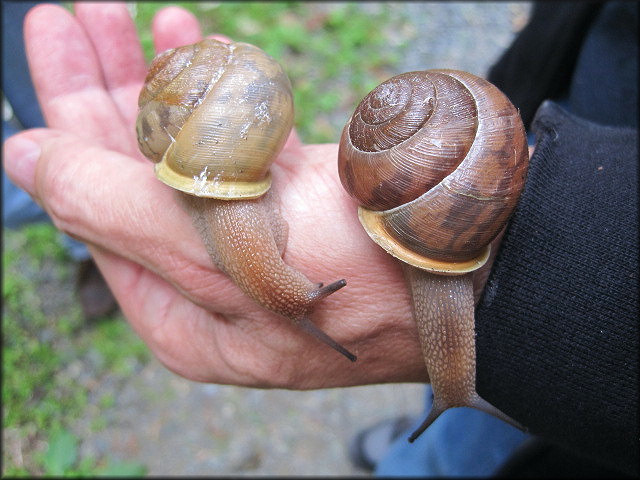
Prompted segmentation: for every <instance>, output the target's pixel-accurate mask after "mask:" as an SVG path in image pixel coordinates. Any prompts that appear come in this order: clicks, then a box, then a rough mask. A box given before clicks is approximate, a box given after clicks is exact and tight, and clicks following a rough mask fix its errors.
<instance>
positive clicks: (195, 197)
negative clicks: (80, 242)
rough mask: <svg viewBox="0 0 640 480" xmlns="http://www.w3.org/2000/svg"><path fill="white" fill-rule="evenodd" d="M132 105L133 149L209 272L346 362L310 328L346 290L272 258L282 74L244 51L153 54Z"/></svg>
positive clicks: (278, 247)
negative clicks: (319, 309)
mask: <svg viewBox="0 0 640 480" xmlns="http://www.w3.org/2000/svg"><path fill="white" fill-rule="evenodd" d="M138 106H139V107H140V112H139V114H138V118H137V122H136V131H137V135H138V143H139V146H140V150H141V151H142V153H143V154H144V155H145V156H146V157H148V158H149V159H151V160H152V161H154V162H156V165H155V173H156V176H157V177H158V178H159V179H160V180H161V181H163V182H164V183H166V184H167V185H169V186H171V187H173V188H174V189H176V190H177V191H178V192H179V193H178V195H179V197H180V201H181V202H182V204H183V205H184V206H185V208H186V209H187V210H188V211H189V213H190V214H191V216H192V218H193V222H194V224H195V226H196V228H197V230H198V231H199V233H200V235H201V236H202V238H203V241H204V243H205V245H206V247H207V251H208V253H209V255H210V257H211V259H212V260H213V262H214V263H215V265H216V266H217V267H218V268H219V269H220V270H222V271H223V272H225V273H226V274H227V275H229V276H230V277H231V278H232V279H233V280H234V282H235V283H236V284H237V285H238V286H239V287H240V288H241V289H242V290H243V291H244V292H245V293H246V294H247V295H249V296H250V297H251V298H253V299H254V300H255V301H256V302H258V303H259V304H260V305H262V306H263V307H265V308H267V309H268V310H270V311H272V312H275V313H277V314H280V315H283V316H285V317H287V318H290V319H291V320H293V321H294V322H295V323H296V324H298V325H300V326H301V327H302V328H303V329H305V330H306V331H307V332H309V333H311V334H312V335H314V336H315V337H317V338H318V339H320V340H321V341H323V342H325V343H326V344H328V345H329V346H331V347H332V348H334V349H336V350H337V351H338V352H340V353H342V354H343V355H345V356H346V357H347V358H349V359H350V360H352V361H355V359H356V357H355V356H354V355H353V354H351V353H350V352H348V351H347V350H346V349H345V348H344V347H342V346H341V345H339V344H338V343H337V342H336V341H334V340H333V339H331V338H330V337H329V336H328V335H327V334H325V333H324V332H323V331H321V330H320V329H318V328H317V327H316V326H315V325H314V324H313V323H312V322H311V320H310V314H311V312H312V311H313V308H314V306H315V305H316V304H317V303H318V302H319V301H320V300H322V299H323V298H325V297H326V296H328V295H330V294H332V293H333V292H335V291H336V290H338V289H340V288H342V287H343V286H344V285H346V282H345V281H344V280H339V281H337V282H334V283H331V284H330V285H326V286H322V284H320V285H318V284H317V283H313V282H311V281H310V280H309V279H307V278H306V277H305V276H304V275H303V274H302V273H300V272H298V271H297V270H295V269H294V268H292V267H291V266H289V265H287V264H286V263H285V262H284V261H283V259H282V253H283V250H284V247H285V244H286V240H287V228H288V226H287V224H286V222H285V220H284V219H283V218H282V217H281V216H280V214H279V210H278V201H277V199H276V198H275V193H274V192H273V190H272V189H270V187H271V175H270V173H269V166H270V165H271V163H272V162H273V161H274V159H275V158H276V156H277V155H278V153H279V152H280V150H281V149H282V147H283V146H284V143H285V141H286V139H287V137H288V135H289V132H290V131H291V128H292V125H293V97H292V93H291V84H290V82H289V79H288V77H287V75H286V73H285V72H284V70H283V69H282V67H281V66H280V65H279V64H278V63H277V62H276V61H275V60H274V59H273V58H271V57H270V56H269V55H267V54H266V53H265V52H264V51H262V50H260V49H259V48H257V47H255V46H253V45H249V44H246V43H230V44H226V43H223V42H219V41H216V40H212V39H206V40H203V41H201V42H199V43H197V44H194V45H188V46H183V47H180V48H176V49H171V50H167V51H165V52H163V53H161V54H160V55H158V56H157V57H156V58H155V59H154V60H153V62H152V64H151V66H150V70H149V73H148V75H147V78H146V80H145V84H144V86H143V88H142V91H141V92H140V97H139V100H138Z"/></svg>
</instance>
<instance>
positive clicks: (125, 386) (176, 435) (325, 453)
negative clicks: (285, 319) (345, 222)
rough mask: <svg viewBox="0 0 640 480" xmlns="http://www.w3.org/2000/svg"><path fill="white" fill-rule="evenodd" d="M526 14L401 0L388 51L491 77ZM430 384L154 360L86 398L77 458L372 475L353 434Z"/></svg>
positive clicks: (189, 471)
mask: <svg viewBox="0 0 640 480" xmlns="http://www.w3.org/2000/svg"><path fill="white" fill-rule="evenodd" d="M317 8H319V9H320V8H333V5H332V4H319V5H318V7H317ZM361 8H363V9H365V10H366V9H375V8H379V5H377V4H375V3H373V4H371V3H365V4H362V5H361ZM528 12H529V4H528V3H515V4H514V3H482V4H475V3H447V4H439V3H396V4H394V7H393V11H392V14H391V18H390V19H389V20H390V25H391V27H390V28H389V37H390V38H389V48H392V49H398V51H401V52H402V61H401V62H402V63H401V65H400V66H398V68H397V72H396V73H402V72H405V71H410V70H418V69H426V68H441V67H447V68H457V69H463V70H467V71H470V72H472V73H476V74H478V75H484V74H485V73H486V71H487V68H488V67H489V66H490V65H491V64H492V63H493V62H494V61H495V60H496V59H497V57H498V56H499V55H500V54H501V52H502V51H503V49H504V48H505V47H506V46H507V45H508V44H509V43H510V41H511V39H512V38H513V36H514V35H515V33H516V32H517V31H518V30H519V29H520V28H521V27H522V26H523V25H524V24H525V23H526V20H527V18H528ZM406 44H409V45H411V47H410V48H404V46H405V45H406ZM350 113H351V112H336V118H340V119H342V120H341V121H344V118H347V117H348V115H350ZM79 368H83V367H79ZM423 388H424V387H423V385H417V384H402V385H375V386H367V387H352V388H345V389H328V390H318V391H310V392H292V391H286V390H257V389H247V388H238V387H230V386H218V385H205V384H198V383H194V382H190V381H187V380H184V379H182V378H180V377H177V376H176V375H174V374H172V373H170V372H169V371H167V370H166V369H165V368H164V367H163V366H161V365H160V364H159V363H158V362H157V361H155V360H152V361H151V362H149V363H148V364H146V365H144V366H143V367H142V369H141V370H140V371H139V372H138V373H137V374H136V375H133V376H131V377H130V378H128V379H126V380H125V381H124V383H122V382H121V381H117V382H111V381H109V379H106V380H104V381H101V382H100V383H99V384H98V385H96V386H95V388H93V392H92V398H95V399H98V398H100V397H101V396H103V395H104V394H105V393H106V392H111V393H112V394H113V396H114V397H115V399H116V400H115V404H114V405H112V406H110V407H108V408H103V407H99V406H98V402H97V401H95V402H90V404H91V405H90V408H88V409H87V411H86V413H85V415H84V416H83V417H82V418H79V419H78V421H77V424H76V425H75V426H74V431H76V433H77V434H78V436H79V438H82V439H83V441H82V447H81V448H82V451H81V454H88V455H89V454H90V455H93V456H94V457H100V456H101V455H104V454H108V455H109V456H110V457H111V458H113V459H118V460H124V461H131V462H138V463H142V464H144V465H146V466H147V467H148V473H149V474H150V475H243V474H246V475H264V474H274V475H306V474H311V475H341V476H344V475H365V474H366V473H365V472H362V471H360V470H358V469H356V468H355V467H354V466H352V465H351V464H350V462H349V459H348V456H347V448H346V447H347V445H348V442H349V439H350V438H352V436H353V435H354V434H355V433H357V432H358V431H359V430H360V429H362V428H364V427H367V426H369V425H371V424H373V423H375V422H377V421H379V420H381V419H384V418H388V417H391V416H396V415H399V414H401V413H409V414H413V415H418V414H419V413H420V411H421V405H422V393H423ZM96 417H102V418H104V420H105V425H106V426H105V428H103V429H101V430H100V431H99V432H95V431H94V429H92V427H91V424H92V422H93V421H94V420H95V418H96Z"/></svg>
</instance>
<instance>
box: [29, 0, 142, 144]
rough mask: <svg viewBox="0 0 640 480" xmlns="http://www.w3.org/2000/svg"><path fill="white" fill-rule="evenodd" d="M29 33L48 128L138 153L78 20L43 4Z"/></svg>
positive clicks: (31, 62) (31, 13) (35, 11)
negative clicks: (107, 89)
mask: <svg viewBox="0 0 640 480" xmlns="http://www.w3.org/2000/svg"><path fill="white" fill-rule="evenodd" d="M24 32H25V46H26V52H27V59H28V61H29V68H30V71H31V76H32V79H33V83H34V86H35V89H36V93H37V96H38V100H39V102H40V106H41V107H42V112H43V115H44V117H45V119H46V122H47V125H49V126H50V127H53V128H56V129H60V130H63V131H67V132H71V133H74V134H76V135H79V136H81V137H83V138H89V139H92V140H93V141H97V142H99V143H100V144H102V145H104V146H106V147H108V148H112V149H114V150H118V151H121V152H125V153H133V152H137V145H136V143H135V139H134V137H133V135H132V132H131V131H130V130H129V128H128V126H127V125H125V123H124V122H123V121H121V117H120V112H119V109H118V108H117V106H116V105H115V103H114V102H113V99H112V98H111V96H110V95H109V94H108V93H107V91H106V90H105V87H104V83H103V78H102V69H101V67H100V63H99V60H98V58H97V56H96V54H95V51H94V49H93V47H92V45H91V42H90V40H89V38H88V37H87V35H86V34H85V31H84V29H83V27H82V26H81V25H80V23H79V22H78V21H77V19H76V18H74V17H73V16H72V15H70V14H69V12H67V11H66V10H65V9H64V8H62V7H59V6H57V5H39V6H37V7H35V8H33V9H31V10H30V11H29V13H28V14H27V16H26V18H25V28H24Z"/></svg>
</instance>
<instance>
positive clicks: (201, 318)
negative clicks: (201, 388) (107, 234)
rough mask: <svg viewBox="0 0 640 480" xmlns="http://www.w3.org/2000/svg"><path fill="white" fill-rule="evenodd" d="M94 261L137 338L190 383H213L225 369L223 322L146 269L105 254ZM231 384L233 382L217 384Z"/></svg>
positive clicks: (95, 251) (97, 253)
mask: <svg viewBox="0 0 640 480" xmlns="http://www.w3.org/2000/svg"><path fill="white" fill-rule="evenodd" d="M93 256H94V259H95V261H96V264H97V265H98V268H99V269H100V272H101V273H102V275H103V277H104V278H105V280H106V281H107V283H108V285H109V288H110V290H111V292H112V293H113V295H114V296H115V298H116V299H117V301H118V304H119V305H120V308H121V310H122V313H123V315H124V316H125V317H126V318H127V320H128V321H129V323H130V324H131V326H132V327H133V329H134V330H135V331H136V333H137V334H138V335H139V336H140V338H142V340H143V341H144V342H145V343H146V344H147V345H148V346H149V348H150V349H151V351H152V352H153V353H154V354H155V355H156V357H157V358H158V359H159V360H160V361H161V362H162V363H163V364H165V365H166V366H167V367H168V368H169V369H171V370H172V371H174V372H176V373H178V374H179V375H182V376H184V377H186V378H189V379H193V380H199V381H206V380H211V379H212V370H213V371H214V372H215V369H212V367H211V366H212V365H216V364H218V365H219V364H222V362H221V361H220V359H219V358H218V352H219V351H220V350H221V349H220V348H218V347H217V345H216V342H217V340H218V339H219V338H220V337H221V336H222V335H220V334H219V333H217V330H219V327H220V324H223V322H221V321H220V320H221V317H218V316H216V315H213V314H210V313H208V312H207V311H205V310H204V309H202V308H200V307H198V306H196V305H194V304H193V303H190V302H189V301H188V300H186V299H185V298H184V297H183V296H182V295H181V294H180V293H179V292H178V291H177V290H176V289H175V288H174V287H173V286H172V285H170V284H169V283H167V282H166V281H164V280H163V279H162V278H161V277H159V276H158V275H156V274H154V273H153V272H151V271H149V270H147V269H145V268H144V267H142V266H140V265H138V264H136V263H134V262H131V261H129V260H127V259H125V258H122V257H120V256H119V255H116V254H114V253H111V252H109V251H105V250H102V249H99V248H94V249H93ZM214 380H217V381H227V382H229V381H231V378H229V377H220V378H214Z"/></svg>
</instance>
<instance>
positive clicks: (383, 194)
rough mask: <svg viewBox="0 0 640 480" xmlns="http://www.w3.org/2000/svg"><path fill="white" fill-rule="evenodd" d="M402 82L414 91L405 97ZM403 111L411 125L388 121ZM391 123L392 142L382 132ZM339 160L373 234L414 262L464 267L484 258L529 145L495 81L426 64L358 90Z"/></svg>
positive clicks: (512, 201) (516, 189)
mask: <svg viewBox="0 0 640 480" xmlns="http://www.w3.org/2000/svg"><path fill="white" fill-rule="evenodd" d="M393 85H399V86H398V87H397V89H396V88H395V87H394V86H393ZM406 85H410V88H407V86H406ZM381 87H382V88H381ZM407 91H410V92H411V94H412V95H413V97H412V98H411V99H407V100H405V99H404V95H405V92H407ZM384 98H386V99H387V100H388V101H389V102H390V105H388V106H384V105H383V100H384ZM372 105H373V107H374V108H373V109H371V106H372ZM399 106H400V107H399ZM370 110H373V112H371V111H370ZM387 112H391V114H389V115H388V116H387V118H385V119H381V118H382V116H383V115H385V114H386V113H387ZM416 112H418V113H416ZM372 118H373V119H374V121H371V119H372ZM407 119H408V123H410V124H411V125H410V126H409V127H404V126H403V127H396V126H392V125H391V123H393V122H394V121H396V120H397V121H399V122H405V121H407ZM420 123H421V126H420V127H418V128H416V125H418V124H420ZM375 129H381V130H384V131H385V133H383V134H379V133H374V130H375ZM389 131H390V132H392V133H394V134H395V137H396V138H398V139H399V140H400V141H399V142H398V143H397V144H396V145H388V144H387V143H385V142H384V141H381V140H380V138H384V139H385V141H386V139H388V138H391V135H389V134H387V133H386V132H389ZM401 131H403V132H409V131H412V132H413V134H410V135H405V136H402V135H398V134H396V132H401ZM338 163H339V172H340V178H341V181H342V184H343V186H344V188H345V189H346V190H347V192H349V194H350V195H351V196H353V197H354V198H356V199H358V201H359V202H360V203H361V205H362V206H361V208H360V220H361V222H362V223H363V226H364V227H365V229H366V230H367V232H368V233H369V235H370V236H371V237H372V238H373V239H374V240H375V241H376V242H377V243H379V244H380V245H381V246H382V247H383V248H385V249H386V250H387V251H388V252H389V253H391V254H392V255H394V256H397V257H398V258H401V259H402V260H404V261H406V262H408V263H411V264H412V265H415V266H418V267H419V268H424V269H431V267H430V266H429V264H430V263H435V264H437V266H436V267H434V268H433V269H434V270H436V271H444V270H446V271H449V272H454V271H455V270H456V268H457V267H456V266H449V267H447V266H446V265H445V264H447V263H453V264H456V263H462V264H465V266H464V267H463V268H464V269H467V271H468V269H474V268H478V267H479V266H480V265H481V264H482V259H484V258H486V257H487V255H488V250H487V246H488V244H489V243H490V242H491V240H492V239H493V238H494V237H495V236H496V235H497V234H498V233H499V231H500V230H501V229H502V227H503V226H504V225H505V224H506V222H507V220H508V218H509V216H510V214H511V212H512V210H513V208H514V207H515V205H516V202H517V200H518V198H519V195H520V192H521V190H522V187H523V185H524V179H525V176H526V171H527V165H528V151H527V143H526V136H525V133H524V127H523V126H522V121H521V120H520V116H519V114H518V112H517V110H516V109H515V107H514V106H513V105H512V104H511V102H509V100H508V99H507V98H506V97H505V96H504V94H502V92H500V91H499V90H498V89H497V88H496V87H495V86H493V85H492V84H490V83H489V82H487V81H485V80H483V79H481V78H478V77H476V76H474V75H471V74H469V73H466V72H460V71H454V70H428V71H424V72H410V73H407V74H402V75H399V76H397V77H394V78H392V79H390V80H388V81H387V82H384V83H383V84H381V85H380V86H379V87H377V88H376V89H374V90H373V91H372V92H371V94H370V95H368V96H367V97H365V99H364V100H363V102H362V103H361V105H360V106H358V108H357V109H356V112H355V113H354V115H353V116H352V118H351V120H350V121H349V122H348V123H347V125H346V126H345V129H344V131H343V135H342V139H341V143H340V149H339V160H338ZM417 258H418V259H417ZM416 259H417V260H416ZM422 259H424V260H425V262H426V263H425V262H423V261H422ZM443 265H444V266H443Z"/></svg>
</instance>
